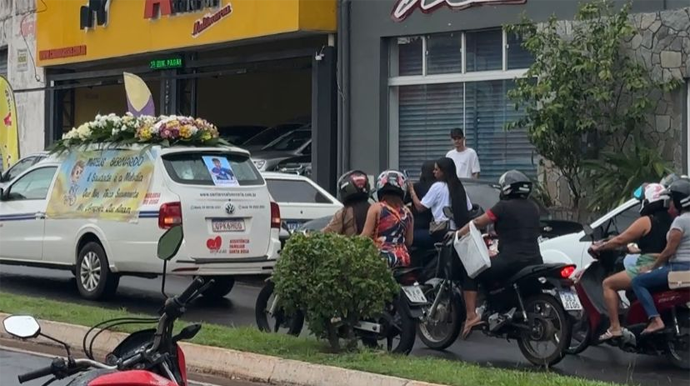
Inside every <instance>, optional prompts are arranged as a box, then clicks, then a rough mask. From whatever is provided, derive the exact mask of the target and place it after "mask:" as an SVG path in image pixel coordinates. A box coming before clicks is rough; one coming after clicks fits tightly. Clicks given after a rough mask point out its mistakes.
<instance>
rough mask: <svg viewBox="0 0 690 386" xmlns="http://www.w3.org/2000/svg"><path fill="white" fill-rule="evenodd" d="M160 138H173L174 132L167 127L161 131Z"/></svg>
mask: <svg viewBox="0 0 690 386" xmlns="http://www.w3.org/2000/svg"><path fill="white" fill-rule="evenodd" d="M160 136H161V138H163V139H168V138H171V137H172V131H171V130H169V129H168V128H167V127H165V126H164V127H162V128H161V131H160Z"/></svg>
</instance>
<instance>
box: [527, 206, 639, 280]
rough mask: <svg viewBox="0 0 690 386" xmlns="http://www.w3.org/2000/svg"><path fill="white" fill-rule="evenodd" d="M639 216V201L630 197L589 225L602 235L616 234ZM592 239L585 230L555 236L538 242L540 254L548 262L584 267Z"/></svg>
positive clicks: (588, 261) (589, 259)
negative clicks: (598, 230) (598, 229)
mask: <svg viewBox="0 0 690 386" xmlns="http://www.w3.org/2000/svg"><path fill="white" fill-rule="evenodd" d="M639 217H640V201H639V200H637V199H631V200H629V201H627V202H626V203H624V204H622V205H620V206H619V207H617V208H616V209H614V210H612V211H610V212H609V213H607V214H605V215H604V216H602V217H601V218H599V219H597V220H596V221H594V222H593V223H592V224H591V225H590V227H591V228H592V229H597V228H600V229H601V232H602V233H601V234H603V235H607V236H608V235H618V234H621V233H622V232H623V231H625V230H626V229H627V228H628V227H629V226H630V225H631V224H632V223H633V222H635V220H637V219H638V218H639ZM590 245H592V240H591V239H590V237H589V236H587V235H585V231H584V230H583V231H581V232H579V233H572V234H568V235H564V236H559V237H555V238H552V239H549V240H546V241H544V242H542V243H541V244H539V246H540V248H541V254H542V257H543V258H544V261H545V262H548V263H557V262H563V263H574V264H576V265H577V269H578V270H581V269H584V268H585V267H586V266H587V265H588V264H589V263H590V262H591V261H592V257H591V256H590V255H589V253H587V250H588V249H589V247H590Z"/></svg>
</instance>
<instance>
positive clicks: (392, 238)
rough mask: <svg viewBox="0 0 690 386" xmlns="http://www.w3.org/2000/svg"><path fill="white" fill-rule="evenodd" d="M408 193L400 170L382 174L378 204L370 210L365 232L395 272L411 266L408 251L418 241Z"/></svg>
mask: <svg viewBox="0 0 690 386" xmlns="http://www.w3.org/2000/svg"><path fill="white" fill-rule="evenodd" d="M406 190H407V182H406V178H405V176H404V175H403V174H402V173H400V172H399V171H396V170H386V171H384V172H383V173H381V174H380V175H379V177H378V178H377V179H376V197H377V199H378V202H377V203H376V204H373V205H371V207H370V208H369V212H368V213H367V220H366V222H365V224H364V230H363V231H362V236H367V237H371V238H372V239H373V240H374V242H375V243H376V245H377V247H378V248H379V251H381V255H382V256H383V257H384V258H385V259H386V261H387V263H388V266H389V267H391V268H394V267H407V266H409V265H410V252H409V250H408V247H410V246H411V245H412V241H413V240H414V235H413V232H414V220H413V217H412V213H411V212H410V210H409V209H408V208H407V207H406V206H405V203H404V202H403V200H404V198H405V191H406Z"/></svg>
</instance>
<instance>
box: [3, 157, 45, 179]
mask: <svg viewBox="0 0 690 386" xmlns="http://www.w3.org/2000/svg"><path fill="white" fill-rule="evenodd" d="M46 157H48V152H47V151H42V152H38V153H33V154H30V155H28V156H26V157H23V158H20V159H19V161H17V162H15V163H14V164H13V165H12V166H10V167H9V168H8V169H7V171H5V172H3V173H0V188H2V186H3V184H5V183H7V182H9V181H12V180H13V179H14V178H15V177H17V176H18V175H20V174H22V173H23V172H24V171H26V170H27V169H28V168H30V167H32V166H34V165H36V164H37V163H39V162H41V161H42V160H44V159H45V158H46Z"/></svg>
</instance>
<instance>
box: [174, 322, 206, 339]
mask: <svg viewBox="0 0 690 386" xmlns="http://www.w3.org/2000/svg"><path fill="white" fill-rule="evenodd" d="M200 330H201V324H190V325H189V326H187V327H185V328H183V329H182V331H180V333H179V334H177V335H176V336H175V337H174V338H173V342H178V341H180V340H190V339H193V338H194V337H195V336H196V334H198V333H199V331H200Z"/></svg>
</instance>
